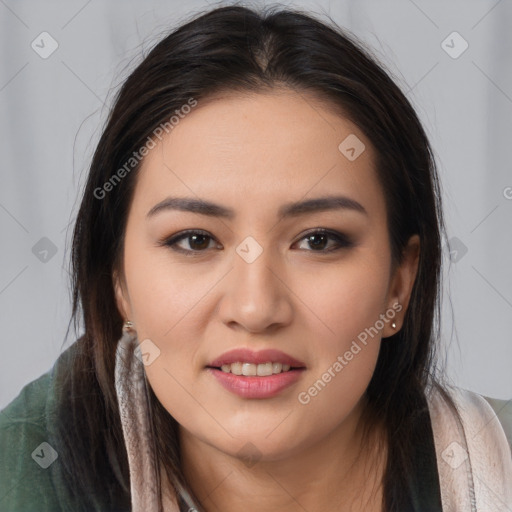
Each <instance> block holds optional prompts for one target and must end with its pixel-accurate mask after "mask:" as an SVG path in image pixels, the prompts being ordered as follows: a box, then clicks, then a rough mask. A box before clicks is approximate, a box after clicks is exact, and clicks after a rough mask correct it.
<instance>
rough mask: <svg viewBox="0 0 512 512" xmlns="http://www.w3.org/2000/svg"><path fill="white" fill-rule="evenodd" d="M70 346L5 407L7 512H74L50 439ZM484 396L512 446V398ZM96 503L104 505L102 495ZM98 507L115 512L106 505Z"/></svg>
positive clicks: (1, 450)
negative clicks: (59, 373)
mask: <svg viewBox="0 0 512 512" xmlns="http://www.w3.org/2000/svg"><path fill="white" fill-rule="evenodd" d="M71 348H72V347H70V349H71ZM70 349H68V350H67V351H65V352H64V353H63V354H61V356H60V357H59V359H58V360H57V362H56V364H55V365H54V366H53V368H52V369H51V370H50V371H48V372H47V373H45V374H43V375H42V376H41V377H39V378H38V379H36V380H34V381H32V382H30V383H29V384H27V385H26V386H25V387H24V388H23V389H22V390H21V392H20V393H19V395H18V396H17V397H16V398H15V399H14V400H13V401H12V402H11V403H10V404H9V405H8V406H7V407H6V408H4V409H3V410H2V411H0V510H1V511H2V512H31V511H37V512H56V511H64V510H73V506H72V504H71V502H70V500H69V497H68V496H69V495H68V494H67V491H66V488H65V484H64V482H63V481H62V479H61V476H60V474H59V472H58V471H57V468H58V454H57V453H56V452H54V450H53V448H52V447H51V445H49V444H48V443H47V441H48V439H49V431H50V429H51V428H52V420H51V412H52V409H53V407H54V401H55V382H54V380H55V379H54V373H55V367H56V365H57V364H61V365H62V364H65V363H64V361H65V360H66V359H65V356H66V355H67V353H68V352H69V350H70ZM484 398H486V399H487V401H488V402H489V404H490V405H491V406H492V408H493V409H494V411H495V412H496V414H497V415H498V417H499V419H500V421H501V423H502V425H503V427H504V430H505V433H506V436H507V438H508V441H509V443H510V445H511V446H512V400H509V401H506V400H496V399H491V398H487V397H484ZM423 476H425V475H423ZM97 501H98V503H101V497H98V500H97ZM97 510H102V511H104V512H107V511H108V512H113V509H112V508H110V507H107V506H105V507H104V508H98V509H97ZM116 510H118V509H116Z"/></svg>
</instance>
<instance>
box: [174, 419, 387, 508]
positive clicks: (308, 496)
mask: <svg viewBox="0 0 512 512" xmlns="http://www.w3.org/2000/svg"><path fill="white" fill-rule="evenodd" d="M357 412H358V411H354V414H353V415H352V417H351V418H347V420H346V421H345V422H344V423H343V424H342V425H340V426H339V428H337V429H336V430H335V431H333V432H331V433H330V434H329V435H328V436H327V437H325V438H323V439H321V440H319V441H318V442H316V443H314V444H312V445H310V446H308V447H306V448H302V449H299V448H298V449H296V450H295V451H294V452H293V453H291V454H289V455H287V456H286V457H282V458H279V459H278V460H275V458H274V459H273V460H266V459H265V458H262V459H260V460H259V461H257V463H256V464H254V465H251V467H248V465H246V464H245V463H244V461H242V460H240V459H239V458H238V457H236V456H233V455H231V454H227V453H225V452H223V451H220V450H218V449H217V448H214V447H212V446H211V445H210V444H206V443H204V442H203V441H201V440H199V439H197V438H195V437H193V436H192V435H191V434H190V433H188V432H186V431H184V430H183V429H181V428H180V445H181V452H182V464H183V471H184V474H185V478H186V480H187V482H189V485H190V487H191V489H192V491H193V492H194V494H195V495H196V496H197V497H198V499H199V500H200V502H201V504H202V505H203V507H204V509H205V510H206V511H207V512H210V511H211V512H214V511H215V512H216V511H223V512H234V511H239V510H241V509H242V510H244V512H256V511H258V512H259V511H261V510H268V511H280V512H292V511H293V512H295V511H297V510H322V511H325V512H329V511H333V512H334V511H336V512H344V511H349V510H350V511H352V512H355V511H365V512H374V511H376V512H381V511H382V497H383V488H382V478H383V475H384V470H385V463H386V458H387V450H386V449H385V446H386V443H385V442H383V440H384V439H385V437H384V435H383V434H384V430H383V428H376V429H374V430H373V431H372V432H371V433H370V436H369V439H368V443H367V444H366V445H363V439H362V437H361V429H359V428H357V419H358V417H359V415H358V414H356V413H357Z"/></svg>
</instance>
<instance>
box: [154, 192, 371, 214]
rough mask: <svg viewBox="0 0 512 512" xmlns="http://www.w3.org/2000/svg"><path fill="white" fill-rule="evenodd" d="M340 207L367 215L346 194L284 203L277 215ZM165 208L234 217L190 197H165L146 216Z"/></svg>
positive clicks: (218, 207)
mask: <svg viewBox="0 0 512 512" xmlns="http://www.w3.org/2000/svg"><path fill="white" fill-rule="evenodd" d="M340 209H341V210H352V211H356V212H359V213H362V214H364V215H368V212H367V211H366V209H365V208H364V206H363V205H362V204H361V203H359V202H357V201H356V200H354V199H351V198H349V197H346V196H326V197H317V198H315V199H307V200H305V201H299V202H295V203H287V204H284V205H283V206H281V207H280V208H279V212H278V217H283V218H286V217H298V216H300V215H304V214H306V213H314V212H321V211H327V210H340ZM167 210H179V211H184V212H192V213H196V214H199V215H207V216H209V217H220V218H224V219H233V218H234V217H235V212H234V211H233V210H231V209H230V208H226V207H224V206H221V205H219V204H215V203H212V202H210V201H205V200H203V199H196V198H192V197H167V198H166V199H164V200H163V201H160V202H159V203H158V204H156V205H155V206H153V208H151V210H149V212H148V213H147V215H146V218H147V219H149V218H151V217H153V216H154V215H156V214H157V213H159V212H163V211H167Z"/></svg>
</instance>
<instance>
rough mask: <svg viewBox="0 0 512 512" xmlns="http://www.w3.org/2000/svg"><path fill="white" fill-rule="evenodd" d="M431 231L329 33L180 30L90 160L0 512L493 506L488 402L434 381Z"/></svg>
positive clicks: (502, 502)
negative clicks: (58, 308) (58, 342)
mask: <svg viewBox="0 0 512 512" xmlns="http://www.w3.org/2000/svg"><path fill="white" fill-rule="evenodd" d="M443 230H444V227H443V217H442V210H441V201H440V192H439V183H438V179H437V174H436V169H435V163H434V161H433V158H432V152H431V149H430V146H429V143H428V140H427V138H426V135H425V133H424V131H423V128H422V127H421V124H420V122H419V121H418V118H417V116H416V114H415V113H414V111H413V109H412V107H411V105H410V104H409V102H408V101H407V99H406V98H405V97H404V95H403V94H402V93H401V92H400V90H399V89H398V88H397V86H396V85H395V84H394V83H393V81H392V80H391V79H390V78H389V77H388V75H387V74H386V73H385V72H384V71H383V70H382V69H381V68H380V67H379V65H378V64H377V63H376V62H375V61H374V60H373V59H372V58H371V57H370V56H369V55H368V54H367V53H366V51H365V50H364V49H363V48H362V47H361V46H360V45H359V44H358V43H357V42H355V41H354V40H353V39H352V38H351V37H349V36H348V35H347V34H345V33H344V32H343V31H341V30H340V29H339V28H338V27H335V26H332V27H330V26H328V25H326V24H324V23H321V22H319V21H317V20H315V19H314V18H312V17H310V16H307V15H305V14H303V13H300V12H294V11H288V10H282V11H279V10H269V11H267V12H265V13H261V14H260V13H257V12H256V11H254V10H251V9H247V8H242V7H224V8H217V9H213V10H211V11H209V12H207V13H205V14H204V15H202V16H199V17H197V18H195V19H193V20H191V21H190V22H188V23H186V24H184V25H182V26H181V27H179V28H178V29H177V30H175V31H173V32H172V33H171V34H169V35H168V36H167V37H165V38H164V39H163V40H162V41H161V42H160V43H159V44H158V45H156V46H155V48H154V49H153V50H152V51H151V52H150V53H149V54H148V55H147V57H146V58H145V59H144V61H143V62H142V63H141V64H140V65H139V66H138V67H137V69H135V71H134V72H133V73H132V74H131V75H130V76H129V77H128V79H127V80H126V82H125V83H124V85H123V86H122V88H121V90H120V91H119V93H118V96H117V98H116V101H115V104H114V106H113V108H112V111H111V113H110V116H109V119H108V122H107V124H106V127H105V129H104V131H103V134H102V137H101V139H100V141H99V143H98V146H97V149H96V152H95V154H94V158H93V161H92V164H91V168H90V172H89V176H88V181H87V185H86V188H85V192H84V195H83V199H82V203H81V207H80V210H79V213H78V217H77V221H76V226H75V231H74V240H73V254H72V264H73V285H74V288H73V291H74V295H73V297H74V301H73V318H74V320H75V325H76V324H77V323H78V321H79V316H80V315H82V314H83V320H84V326H85V332H84V334H83V335H82V336H81V337H80V338H79V339H78V340H77V341H76V343H74V344H73V345H72V346H71V347H70V348H69V349H68V350H66V351H65V352H64V353H63V354H62V355H61V356H60V357H59V359H58V361H57V362H56V364H55V366H54V368H53V370H52V371H51V372H49V373H47V374H45V375H43V376H42V377H40V378H39V379H37V380H36V381H34V382H32V383H30V384H29V385H27V386H26V387H25V388H24V389H23V391H22V393H21V394H20V395H19V396H18V397H17V398H16V399H15V400H14V401H13V402H12V403H11V404H10V405H9V406H8V407H7V408H6V409H4V410H3V411H2V413H3V414H2V416H1V420H0V421H1V425H0V426H1V446H2V455H3V457H2V461H3V463H2V467H1V470H0V471H1V474H0V476H1V482H2V483H1V496H0V500H2V501H0V505H1V508H2V510H20V511H21V510H32V509H36V508H37V510H87V511H89V510H101V511H104V510H109V511H113V510H129V509H130V508H131V510H134V511H156V510H164V511H178V510H181V511H183V510H189V511H192V510H204V511H208V512H210V511H214V510H220V511H223V512H225V511H228V512H229V511H232V510H238V509H239V508H240V507H241V506H243V507H244V509H245V510H247V511H253V510H262V509H263V510H269V511H295V510H308V511H316V510H329V511H331V510H332V511H348V510H358V511H363V510H364V511H371V512H374V511H379V512H380V511H399V512H403V511H441V510H464V511H466V510H468V511H469V510H478V511H480V510H507V508H506V507H509V508H510V507H511V506H512V490H511V489H512V459H511V457H510V446H509V444H508V442H507V436H509V439H510V436H511V435H512V427H511V422H510V417H511V416H512V411H511V407H510V403H509V404H507V403H506V402H505V401H500V400H491V399H489V400H485V399H484V398H483V397H481V396H479V395H477V394H476V393H471V392H469V391H465V390H461V389H457V388H455V387H453V386H449V385H448V384H447V383H446V382H444V379H443V376H442V375H439V372H437V370H436V368H437V366H436V358H435V355H436V344H437V340H438V338H439V322H438V318H439V300H438V299H439V290H440V286H439V283H440V268H441V236H442V234H443ZM329 242H330V243H329ZM498 414H499V416H498ZM507 414H508V419H507Z"/></svg>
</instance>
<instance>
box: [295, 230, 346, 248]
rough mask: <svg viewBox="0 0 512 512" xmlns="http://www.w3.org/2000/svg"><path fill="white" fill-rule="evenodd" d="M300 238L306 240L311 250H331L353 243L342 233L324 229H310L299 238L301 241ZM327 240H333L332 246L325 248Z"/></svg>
mask: <svg viewBox="0 0 512 512" xmlns="http://www.w3.org/2000/svg"><path fill="white" fill-rule="evenodd" d="M302 240H306V243H307V244H308V246H309V247H310V248H312V251H311V252H331V251H335V250H337V249H341V248H344V247H352V246H353V245H354V244H353V242H352V241H351V240H350V239H349V238H348V237H347V236H346V235H344V234H343V233H338V232H336V231H329V230H326V229H317V230H316V231H312V232H310V233H308V234H307V235H306V236H305V237H303V238H301V241H302ZM329 240H334V242H335V243H334V247H331V248H330V249H326V247H327V246H328V242H329Z"/></svg>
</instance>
